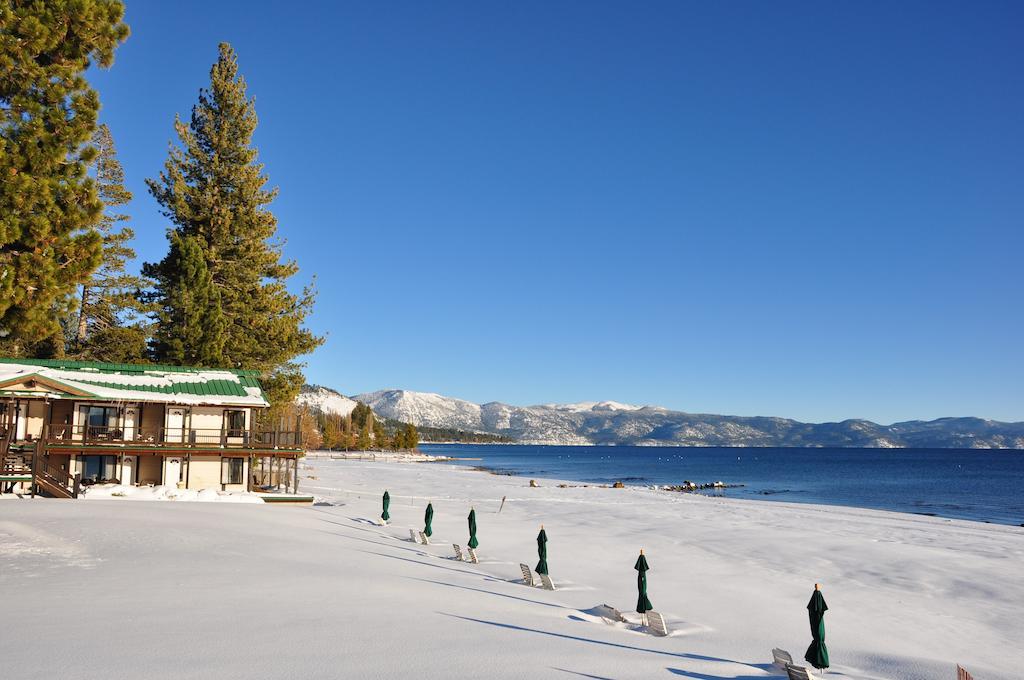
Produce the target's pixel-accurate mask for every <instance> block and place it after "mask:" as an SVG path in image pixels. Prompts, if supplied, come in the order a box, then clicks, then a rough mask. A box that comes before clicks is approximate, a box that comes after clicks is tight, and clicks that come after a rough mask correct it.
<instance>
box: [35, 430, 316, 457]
mask: <svg viewBox="0 0 1024 680" xmlns="http://www.w3.org/2000/svg"><path fill="white" fill-rule="evenodd" d="M46 446H47V448H48V449H57V448H65V447H67V448H79V447H82V448H120V449H175V450H178V449H214V450H216V449H245V450H252V451H270V450H281V449H283V450H287V451H301V450H302V438H301V434H300V433H299V432H295V431H281V430H241V429H229V428H221V429H195V428H187V427H185V428H183V427H175V428H169V427H162V428H147V427H119V426H97V425H67V424H64V423H51V424H50V425H49V426H48V427H47V429H46Z"/></svg>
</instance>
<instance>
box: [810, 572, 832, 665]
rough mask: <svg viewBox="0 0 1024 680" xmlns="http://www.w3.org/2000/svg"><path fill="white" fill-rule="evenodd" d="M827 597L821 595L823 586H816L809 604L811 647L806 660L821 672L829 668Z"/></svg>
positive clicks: (816, 584)
mask: <svg viewBox="0 0 1024 680" xmlns="http://www.w3.org/2000/svg"><path fill="white" fill-rule="evenodd" d="M826 611H828V605H827V604H825V596H824V595H822V594H821V585H820V584H818V583H815V584H814V593H813V594H812V595H811V601H810V602H808V603H807V614H808V618H809V619H810V623H811V638H812V640H811V646H810V647H808V648H807V653H806V654H804V659H806V660H807V663H809V664H811V665H812V666H814V667H815V668H817V669H819V670H821V669H822V668H828V647H826V646H825V612H826Z"/></svg>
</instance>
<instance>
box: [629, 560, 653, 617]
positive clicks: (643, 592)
mask: <svg viewBox="0 0 1024 680" xmlns="http://www.w3.org/2000/svg"><path fill="white" fill-rule="evenodd" d="M633 568H634V569H636V570H637V576H636V589H637V590H638V591H639V593H640V594H639V595H638V596H637V599H636V611H637V613H638V614H640V621H641V623H643V625H645V626H646V625H647V612H649V611H651V610H652V609H654V607H652V606H651V601H650V600H649V599H648V598H647V570H648V569H650V567H649V566H648V565H647V558H646V557H644V551H643V549H641V550H640V557H638V558H636V564H634V565H633Z"/></svg>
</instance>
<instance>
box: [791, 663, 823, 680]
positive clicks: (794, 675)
mask: <svg viewBox="0 0 1024 680" xmlns="http://www.w3.org/2000/svg"><path fill="white" fill-rule="evenodd" d="M786 675H788V676H789V680H818V678H817V676H815V675H813V674H812V673H811V671H809V670H808V669H806V668H804V667H803V666H797V665H795V664H787V665H786Z"/></svg>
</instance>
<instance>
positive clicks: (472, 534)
mask: <svg viewBox="0 0 1024 680" xmlns="http://www.w3.org/2000/svg"><path fill="white" fill-rule="evenodd" d="M478 545H480V541H478V540H476V510H474V509H473V508H470V509H469V547H470V548H473V549H474V550H476V547H477V546H478Z"/></svg>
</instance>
